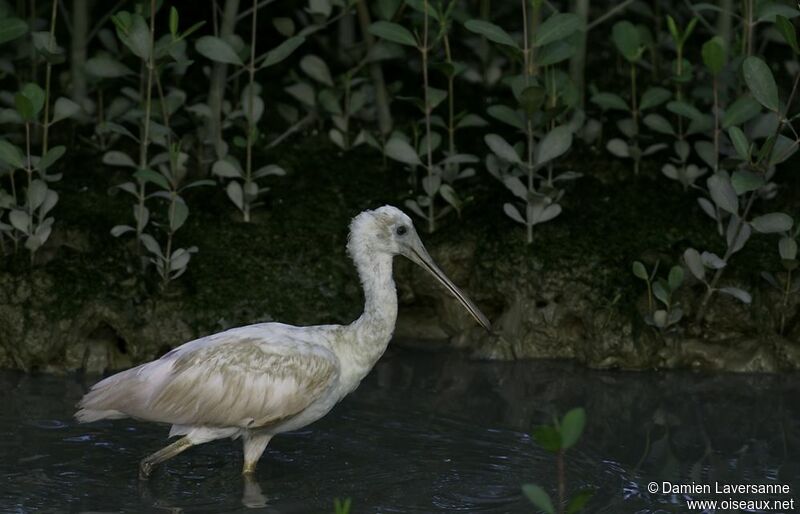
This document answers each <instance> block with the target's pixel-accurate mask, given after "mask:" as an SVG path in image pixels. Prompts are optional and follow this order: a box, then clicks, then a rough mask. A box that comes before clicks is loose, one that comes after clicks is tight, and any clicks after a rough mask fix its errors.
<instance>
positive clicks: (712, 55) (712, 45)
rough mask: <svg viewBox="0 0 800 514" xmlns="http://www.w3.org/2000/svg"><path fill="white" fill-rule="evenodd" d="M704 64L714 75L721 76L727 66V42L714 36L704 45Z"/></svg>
mask: <svg viewBox="0 0 800 514" xmlns="http://www.w3.org/2000/svg"><path fill="white" fill-rule="evenodd" d="M703 63H704V64H705V65H706V68H708V70H709V71H710V72H711V74H712V75H719V72H720V71H722V67H723V66H725V41H724V40H723V39H722V38H721V37H719V36H714V37H712V38H711V39H709V40H708V41H706V42H705V44H703Z"/></svg>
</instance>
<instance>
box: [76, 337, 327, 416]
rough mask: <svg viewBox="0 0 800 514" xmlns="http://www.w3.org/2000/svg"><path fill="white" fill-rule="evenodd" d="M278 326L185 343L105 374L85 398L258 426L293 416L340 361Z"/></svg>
mask: <svg viewBox="0 0 800 514" xmlns="http://www.w3.org/2000/svg"><path fill="white" fill-rule="evenodd" d="M277 332H278V333H277V334H269V333H267V334H263V333H262V334H260V335H256V333H254V332H253V331H243V330H230V331H228V332H223V333H221V334H215V335H214V336H212V337H211V338H208V339H206V340H204V339H205V338H204V339H201V340H197V341H193V342H192V343H187V344H186V345H184V346H183V347H180V348H177V349H176V350H177V351H173V352H170V353H169V354H167V355H165V356H164V357H162V358H161V359H158V360H156V361H153V362H150V363H147V364H144V365H142V366H140V367H139V368H134V369H131V370H128V371H126V372H123V373H120V374H119V375H115V376H112V377H109V378H108V379H106V380H104V381H103V382H100V383H99V384H97V385H96V386H95V387H93V388H92V391H90V392H89V394H87V395H86V397H84V399H83V401H82V402H81V405H80V406H81V407H82V408H83V410H84V411H86V412H89V413H91V412H92V411H93V412H103V411H118V412H120V413H124V414H127V415H129V416H133V417H136V418H141V419H146V420H150V421H160V422H164V423H172V424H177V425H205V426H217V427H237V426H238V427H242V428H248V427H250V428H253V427H260V426H268V425H272V424H275V423H278V422H280V421H283V420H286V419H289V418H291V417H293V416H294V415H296V414H298V413H299V412H301V411H303V410H304V409H305V408H306V407H308V406H309V405H310V404H311V403H313V402H314V401H315V400H317V399H318V398H320V397H321V396H322V395H324V394H325V393H326V392H327V391H328V389H329V388H330V387H331V386H332V385H333V384H335V383H336V381H337V379H338V376H339V364H338V359H337V358H336V356H335V355H334V354H333V352H331V351H330V350H328V349H327V348H325V347H323V346H320V345H318V344H313V343H310V342H308V341H304V340H302V339H306V338H302V337H292V336H293V334H292V333H291V332H289V331H286V330H277ZM200 343H202V344H200ZM78 417H79V419H80V417H81V413H80V412H79V413H78ZM102 417H113V416H102ZM89 420H90V419H89Z"/></svg>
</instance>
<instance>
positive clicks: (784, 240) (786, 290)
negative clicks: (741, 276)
mask: <svg viewBox="0 0 800 514" xmlns="http://www.w3.org/2000/svg"><path fill="white" fill-rule="evenodd" d="M798 236H800V225H795V229H794V230H793V231H790V232H786V233H784V234H783V235H781V238H780V240H779V241H778V256H779V257H780V259H781V266H782V267H783V271H779V272H777V273H770V272H768V271H762V272H761V276H762V277H763V278H764V280H766V281H767V283H769V285H771V286H772V287H774V288H775V289H777V290H778V291H780V293H781V306H780V309H779V311H780V322H779V327H778V333H779V334H781V335H783V334H784V332H785V330H786V317H787V314H789V297H790V296H791V295H796V294H797V293H798V292H800V273H795V272H796V271H797V268H798V264H799V263H798V260H797V238H798Z"/></svg>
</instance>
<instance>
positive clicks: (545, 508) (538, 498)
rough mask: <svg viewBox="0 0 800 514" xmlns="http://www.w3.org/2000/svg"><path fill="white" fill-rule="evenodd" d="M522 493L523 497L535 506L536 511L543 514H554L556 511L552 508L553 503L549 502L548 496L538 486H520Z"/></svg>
mask: <svg viewBox="0 0 800 514" xmlns="http://www.w3.org/2000/svg"><path fill="white" fill-rule="evenodd" d="M522 492H523V494H525V496H526V497H527V498H528V500H530V502H531V503H532V504H534V505H535V506H536V508H537V509H539V510H541V511H542V512H544V513H545V514H556V509H555V507H553V502H552V500H550V495H548V494H547V492H545V490H544V489H542V488H541V487H540V486H538V485H534V484H525V485H523V486H522Z"/></svg>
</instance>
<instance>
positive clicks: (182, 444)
mask: <svg viewBox="0 0 800 514" xmlns="http://www.w3.org/2000/svg"><path fill="white" fill-rule="evenodd" d="M191 446H192V442H191V441H190V440H189V438H188V437H181V438H180V439H178V440H177V441H175V442H174V443H172V444H170V445H169V446H165V447H164V448H161V449H160V450H158V451H157V452H155V453H154V454H152V455H150V456H148V457H145V458H144V459H142V461H141V462H140V463H139V479H140V480H147V479H148V478H150V473H152V472H153V468H154V467H155V466H157V465H158V464H161V463H162V462H164V461H165V460H167V459H171V458H172V457H174V456H176V455H178V454H179V453H181V452H183V451H185V450H188V449H189V448H191Z"/></svg>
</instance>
